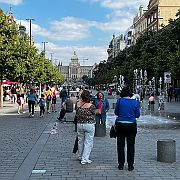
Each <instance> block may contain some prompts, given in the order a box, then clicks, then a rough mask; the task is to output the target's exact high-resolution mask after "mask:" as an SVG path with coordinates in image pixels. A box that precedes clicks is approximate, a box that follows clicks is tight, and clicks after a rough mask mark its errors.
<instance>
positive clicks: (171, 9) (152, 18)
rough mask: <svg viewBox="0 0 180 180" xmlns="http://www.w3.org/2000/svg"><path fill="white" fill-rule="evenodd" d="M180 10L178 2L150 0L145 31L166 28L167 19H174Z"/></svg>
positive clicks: (173, 0) (172, 0) (178, 0)
mask: <svg viewBox="0 0 180 180" xmlns="http://www.w3.org/2000/svg"><path fill="white" fill-rule="evenodd" d="M179 9H180V0H150V1H149V5H148V11H147V12H146V13H145V17H146V18H147V29H148V30H152V31H157V30H158V29H161V28H162V27H164V26H167V25H168V23H169V19H176V13H177V12H178V10H179Z"/></svg>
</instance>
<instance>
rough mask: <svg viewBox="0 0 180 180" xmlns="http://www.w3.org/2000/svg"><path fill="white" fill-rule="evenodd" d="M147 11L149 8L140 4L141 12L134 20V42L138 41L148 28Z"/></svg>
mask: <svg viewBox="0 0 180 180" xmlns="http://www.w3.org/2000/svg"><path fill="white" fill-rule="evenodd" d="M145 12H147V10H144V9H143V6H140V7H139V13H138V14H137V16H136V17H135V18H134V20H133V27H134V34H133V44H135V43H136V41H137V39H138V38H139V37H140V36H141V34H143V33H144V32H145V31H146V29H147V18H146V17H145Z"/></svg>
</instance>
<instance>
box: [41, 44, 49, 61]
mask: <svg viewBox="0 0 180 180" xmlns="http://www.w3.org/2000/svg"><path fill="white" fill-rule="evenodd" d="M42 43H43V52H44V58H45V57H46V44H47V43H48V42H46V41H43V42H42Z"/></svg>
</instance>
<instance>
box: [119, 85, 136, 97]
mask: <svg viewBox="0 0 180 180" xmlns="http://www.w3.org/2000/svg"><path fill="white" fill-rule="evenodd" d="M120 96H121V97H127V96H129V97H132V96H133V94H132V92H131V88H130V87H129V86H125V87H123V88H122V90H121V93H120Z"/></svg>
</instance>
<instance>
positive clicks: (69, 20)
mask: <svg viewBox="0 0 180 180" xmlns="http://www.w3.org/2000/svg"><path fill="white" fill-rule="evenodd" d="M148 3H149V0H0V8H1V9H2V10H3V11H4V12H5V13H8V12H9V10H10V4H11V6H12V13H13V16H14V19H15V20H16V22H17V23H18V24H20V23H21V24H22V25H24V26H25V27H26V30H27V33H29V27H30V22H29V21H27V20H26V19H34V20H32V37H33V41H34V42H35V46H36V47H37V49H38V51H39V52H41V51H42V50H43V48H44V44H45V48H46V57H47V58H50V59H51V58H52V59H53V62H54V63H56V64H58V63H59V62H62V65H69V62H70V59H71V57H72V55H73V52H74V51H76V54H77V56H78V58H79V63H80V64H81V65H93V64H94V63H99V62H100V61H103V60H107V58H108V54H107V49H108V46H109V42H110V41H111V39H112V36H113V34H114V35H115V36H119V35H120V34H124V33H125V32H126V31H127V29H128V28H129V27H130V26H131V25H132V22H133V18H134V17H135V16H136V14H137V13H138V9H139V6H140V5H143V7H144V9H147V6H148ZM42 42H47V43H42Z"/></svg>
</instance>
